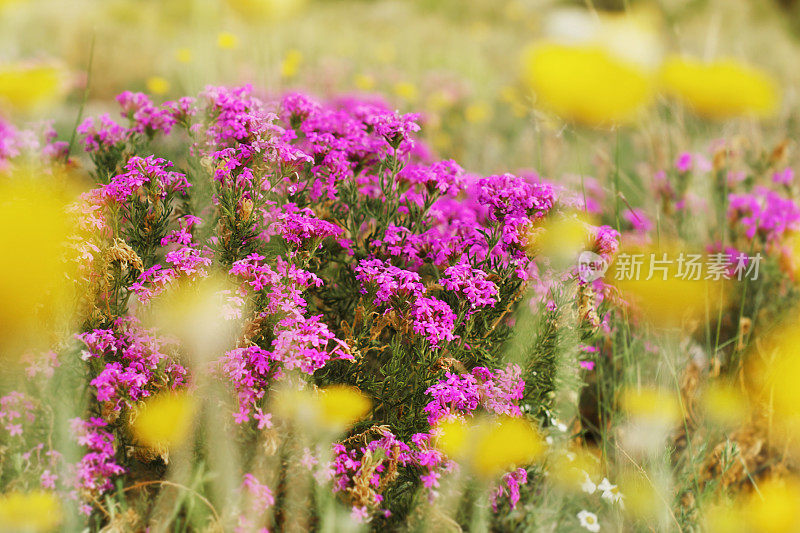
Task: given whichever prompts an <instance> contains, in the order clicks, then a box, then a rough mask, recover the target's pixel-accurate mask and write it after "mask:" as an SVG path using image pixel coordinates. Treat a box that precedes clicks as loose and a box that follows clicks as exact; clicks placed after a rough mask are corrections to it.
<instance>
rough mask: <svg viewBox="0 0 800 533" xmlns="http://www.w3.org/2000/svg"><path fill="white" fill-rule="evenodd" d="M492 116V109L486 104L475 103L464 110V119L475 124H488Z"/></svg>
mask: <svg viewBox="0 0 800 533" xmlns="http://www.w3.org/2000/svg"><path fill="white" fill-rule="evenodd" d="M491 116H492V108H491V107H490V106H489V104H487V103H486V102H474V103H472V104H470V105H468V106H467V108H466V109H465V110H464V118H465V119H466V120H467V122H472V123H474V124H478V123H481V122H486V121H487V120H489V119H490V118H491Z"/></svg>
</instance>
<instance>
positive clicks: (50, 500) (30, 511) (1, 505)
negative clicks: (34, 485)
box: [0, 490, 63, 531]
mask: <svg viewBox="0 0 800 533" xmlns="http://www.w3.org/2000/svg"><path fill="white" fill-rule="evenodd" d="M62 519H63V514H62V511H61V503H60V502H59V500H58V498H57V497H56V496H55V495H54V494H53V493H51V492H45V491H43V490H37V491H33V492H28V493H21V492H11V493H8V494H4V495H2V496H0V531H52V530H53V529H55V528H56V527H57V526H58V525H59V524H60V523H61V520H62Z"/></svg>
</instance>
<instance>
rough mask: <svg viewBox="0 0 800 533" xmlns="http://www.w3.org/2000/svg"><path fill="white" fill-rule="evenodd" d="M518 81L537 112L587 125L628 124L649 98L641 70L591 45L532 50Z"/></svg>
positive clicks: (549, 45)
mask: <svg viewBox="0 0 800 533" xmlns="http://www.w3.org/2000/svg"><path fill="white" fill-rule="evenodd" d="M523 79H524V81H525V82H526V83H527V85H528V86H529V87H530V88H531V89H532V90H533V91H534V93H535V94H536V98H537V101H538V103H539V104H540V105H541V106H542V107H544V108H546V109H549V110H550V111H553V112H554V113H556V114H557V115H559V116H561V117H562V118H564V119H566V120H571V121H575V122H579V123H583V124H587V125H608V124H613V123H618V122H626V121H630V120H631V119H633V118H634V117H635V116H636V113H637V112H638V111H639V110H640V109H641V108H642V107H643V106H644V105H645V104H646V103H647V102H648V101H649V100H650V98H651V95H652V81H651V79H650V76H649V75H648V74H647V73H646V72H645V71H644V70H643V69H642V68H640V67H638V66H636V65H635V64H633V63H631V62H627V61H625V60H623V59H621V58H618V57H616V56H614V55H612V54H611V53H610V52H608V51H607V50H605V49H603V48H602V47H600V46H594V45H574V46H573V45H564V44H556V43H542V44H538V45H534V46H531V47H529V48H528V49H527V50H526V51H525V53H524V54H523Z"/></svg>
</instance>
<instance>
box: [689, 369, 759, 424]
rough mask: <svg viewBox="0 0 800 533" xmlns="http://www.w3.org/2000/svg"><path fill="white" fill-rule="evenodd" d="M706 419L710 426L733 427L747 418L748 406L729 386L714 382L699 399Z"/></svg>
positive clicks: (743, 398) (736, 391)
mask: <svg viewBox="0 0 800 533" xmlns="http://www.w3.org/2000/svg"><path fill="white" fill-rule="evenodd" d="M700 405H701V408H702V410H703V413H704V414H705V417H706V419H707V420H708V421H709V422H711V423H712V424H715V425H718V426H724V427H728V428H731V427H735V426H737V425H739V424H741V423H742V422H744V421H746V420H747V418H748V417H749V411H750V406H749V405H748V402H747V398H746V397H745V395H744V394H742V392H741V391H740V390H739V389H738V388H736V387H734V386H732V385H729V384H725V383H720V382H718V381H714V382H712V383H710V384H709V385H708V387H707V388H706V390H705V391H703V394H702V396H701V399H700Z"/></svg>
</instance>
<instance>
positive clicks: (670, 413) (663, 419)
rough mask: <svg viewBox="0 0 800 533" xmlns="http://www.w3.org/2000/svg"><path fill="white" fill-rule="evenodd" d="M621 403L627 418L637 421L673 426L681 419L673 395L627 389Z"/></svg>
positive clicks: (658, 391)
mask: <svg viewBox="0 0 800 533" xmlns="http://www.w3.org/2000/svg"><path fill="white" fill-rule="evenodd" d="M621 403H622V408H623V410H624V411H625V412H626V413H627V414H628V416H629V417H631V418H634V419H638V420H649V421H653V422H656V423H664V424H666V425H673V424H675V423H676V422H677V421H678V420H679V419H680V417H681V408H680V405H679V403H678V399H677V398H676V397H675V395H674V394H670V393H667V392H664V391H660V390H658V389H638V390H634V389H628V390H626V391H624V392H623V394H622V401H621Z"/></svg>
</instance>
